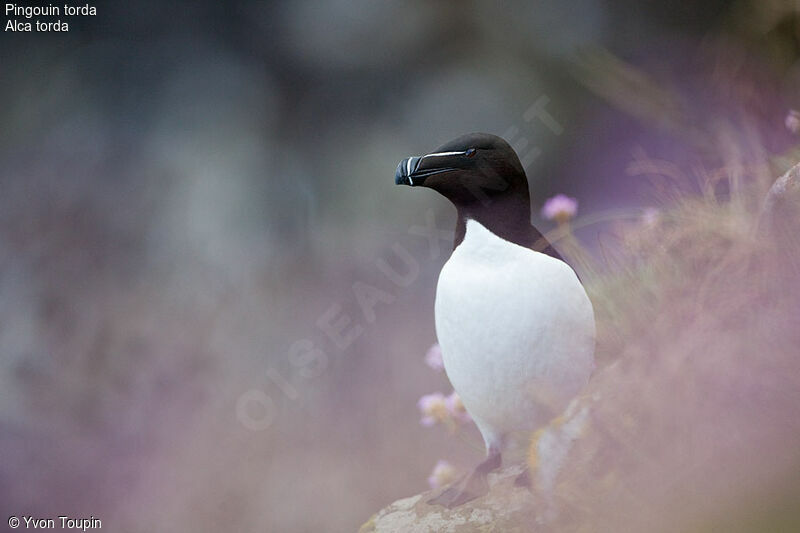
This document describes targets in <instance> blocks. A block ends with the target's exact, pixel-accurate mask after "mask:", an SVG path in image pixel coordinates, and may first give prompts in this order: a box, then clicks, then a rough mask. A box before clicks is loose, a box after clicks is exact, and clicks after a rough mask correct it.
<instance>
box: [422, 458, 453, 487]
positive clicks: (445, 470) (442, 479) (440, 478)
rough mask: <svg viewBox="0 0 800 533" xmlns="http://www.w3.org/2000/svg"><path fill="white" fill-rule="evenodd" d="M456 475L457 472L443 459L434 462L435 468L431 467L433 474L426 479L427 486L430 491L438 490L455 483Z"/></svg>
mask: <svg viewBox="0 0 800 533" xmlns="http://www.w3.org/2000/svg"><path fill="white" fill-rule="evenodd" d="M456 474H457V471H456V469H455V467H453V465H451V464H450V463H448V462H447V461H445V460H443V459H439V460H438V461H437V462H436V466H434V467H433V472H431V475H430V476H429V477H428V484H429V485H430V486H431V488H432V489H438V488H439V487H443V486H444V485H447V484H448V483H452V482H453V481H455V479H456Z"/></svg>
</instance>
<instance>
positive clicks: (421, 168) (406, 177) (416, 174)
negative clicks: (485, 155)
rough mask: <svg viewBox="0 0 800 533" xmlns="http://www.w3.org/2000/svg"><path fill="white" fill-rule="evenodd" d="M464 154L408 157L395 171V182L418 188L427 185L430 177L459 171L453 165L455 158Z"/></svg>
mask: <svg viewBox="0 0 800 533" xmlns="http://www.w3.org/2000/svg"><path fill="white" fill-rule="evenodd" d="M462 154H463V152H437V153H432V154H427V155H423V156H421V157H419V156H414V157H407V158H405V159H403V160H402V161H400V164H399V165H397V170H395V171H394V182H395V183H396V184H398V185H411V186H412V187H418V186H420V185H423V184H424V183H425V180H426V179H427V178H428V177H429V176H433V175H434V174H441V173H442V172H450V171H451V170H458V169H457V168H456V166H455V165H454V164H453V163H454V161H453V159H452V158H453V156H459V155H462Z"/></svg>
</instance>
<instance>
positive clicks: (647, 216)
mask: <svg viewBox="0 0 800 533" xmlns="http://www.w3.org/2000/svg"><path fill="white" fill-rule="evenodd" d="M660 218H661V211H660V210H659V209H658V208H657V207H645V208H644V210H642V223H644V225H645V226H648V227H652V226H655V225H656V224H657V223H658V220H659V219H660Z"/></svg>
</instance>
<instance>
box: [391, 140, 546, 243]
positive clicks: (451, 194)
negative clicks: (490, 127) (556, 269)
mask: <svg viewBox="0 0 800 533" xmlns="http://www.w3.org/2000/svg"><path fill="white" fill-rule="evenodd" d="M394 181H395V183H397V184H398V185H400V184H403V185H411V186H412V187H426V188H428V189H433V190H434V191H436V192H438V193H440V194H442V195H443V196H445V197H446V198H447V199H448V200H450V201H451V202H453V204H454V205H455V206H456V208H457V209H458V222H457V224H456V233H455V242H454V243H453V247H454V248H455V247H457V246H458V245H459V244H460V243H461V242H462V241H463V239H464V235H465V231H466V221H467V220H469V219H474V220H477V221H478V222H480V223H481V224H482V225H483V226H485V227H486V228H488V229H489V230H490V231H492V232H493V233H494V234H495V235H498V236H500V237H502V238H504V239H506V240H508V241H510V242H513V243H516V244H519V245H521V246H527V247H531V248H533V249H535V250H538V251H541V252H544V253H546V254H549V255H551V256H553V257H556V258H558V259H561V257H560V256H559V255H558V252H556V251H555V250H554V249H553V247H552V246H550V243H549V242H547V240H546V239H545V238H544V237H543V236H542V234H541V233H539V232H538V231H537V230H536V228H534V227H533V226H531V208H530V197H529V196H528V178H527V177H526V176H525V170H523V168H522V165H521V164H520V162H519V158H518V157H517V154H516V153H515V152H514V150H513V148H511V146H509V144H508V143H507V142H506V141H504V140H503V139H501V138H500V137H497V136H496V135H490V134H488V133H470V134H468V135H463V136H461V137H458V138H457V139H453V140H452V141H450V142H449V143H446V144H444V145H442V146H440V147H439V148H437V149H436V150H435V151H433V152H431V153H429V154H426V155H423V156H417V157H408V158H406V159H403V160H402V161H401V162H400V164H399V165H397V170H396V171H395V174H394Z"/></svg>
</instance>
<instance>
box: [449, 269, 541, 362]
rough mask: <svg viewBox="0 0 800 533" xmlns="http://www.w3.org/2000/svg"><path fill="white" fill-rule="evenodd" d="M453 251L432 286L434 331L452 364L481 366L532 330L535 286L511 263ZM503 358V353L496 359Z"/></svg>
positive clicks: (519, 343) (525, 339) (524, 340)
mask: <svg viewBox="0 0 800 533" xmlns="http://www.w3.org/2000/svg"><path fill="white" fill-rule="evenodd" d="M472 259H473V258H471V257H470V256H469V255H468V254H460V255H455V254H454V256H453V257H452V258H451V260H450V261H448V263H447V264H446V265H445V267H444V268H443V269H442V272H441V274H440V276H439V283H438V285H437V289H436V305H435V314H436V332H437V336H438V338H439V342H440V343H441V344H442V347H443V350H444V351H445V353H447V352H449V353H450V354H459V360H458V361H457V362H451V367H452V366H453V365H455V364H464V365H473V366H474V365H486V364H491V362H492V361H494V362H495V363H497V362H498V359H496V358H494V359H493V356H494V355H497V354H501V353H508V350H509V349H513V348H517V349H519V347H520V346H524V345H526V344H527V343H528V341H529V339H530V338H531V337H532V336H534V335H535V334H536V332H535V330H536V328H537V324H536V321H535V319H534V316H533V315H534V311H535V309H534V308H535V306H536V297H537V294H536V292H537V291H536V287H535V286H532V283H531V281H532V280H531V279H530V272H528V273H527V274H526V273H525V272H524V271H523V269H521V268H519V265H517V264H516V263H515V262H514V261H498V262H492V263H486V262H482V261H477V260H472ZM540 296H541V295H540ZM503 360H508V357H505V358H504V359H500V361H503Z"/></svg>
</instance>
